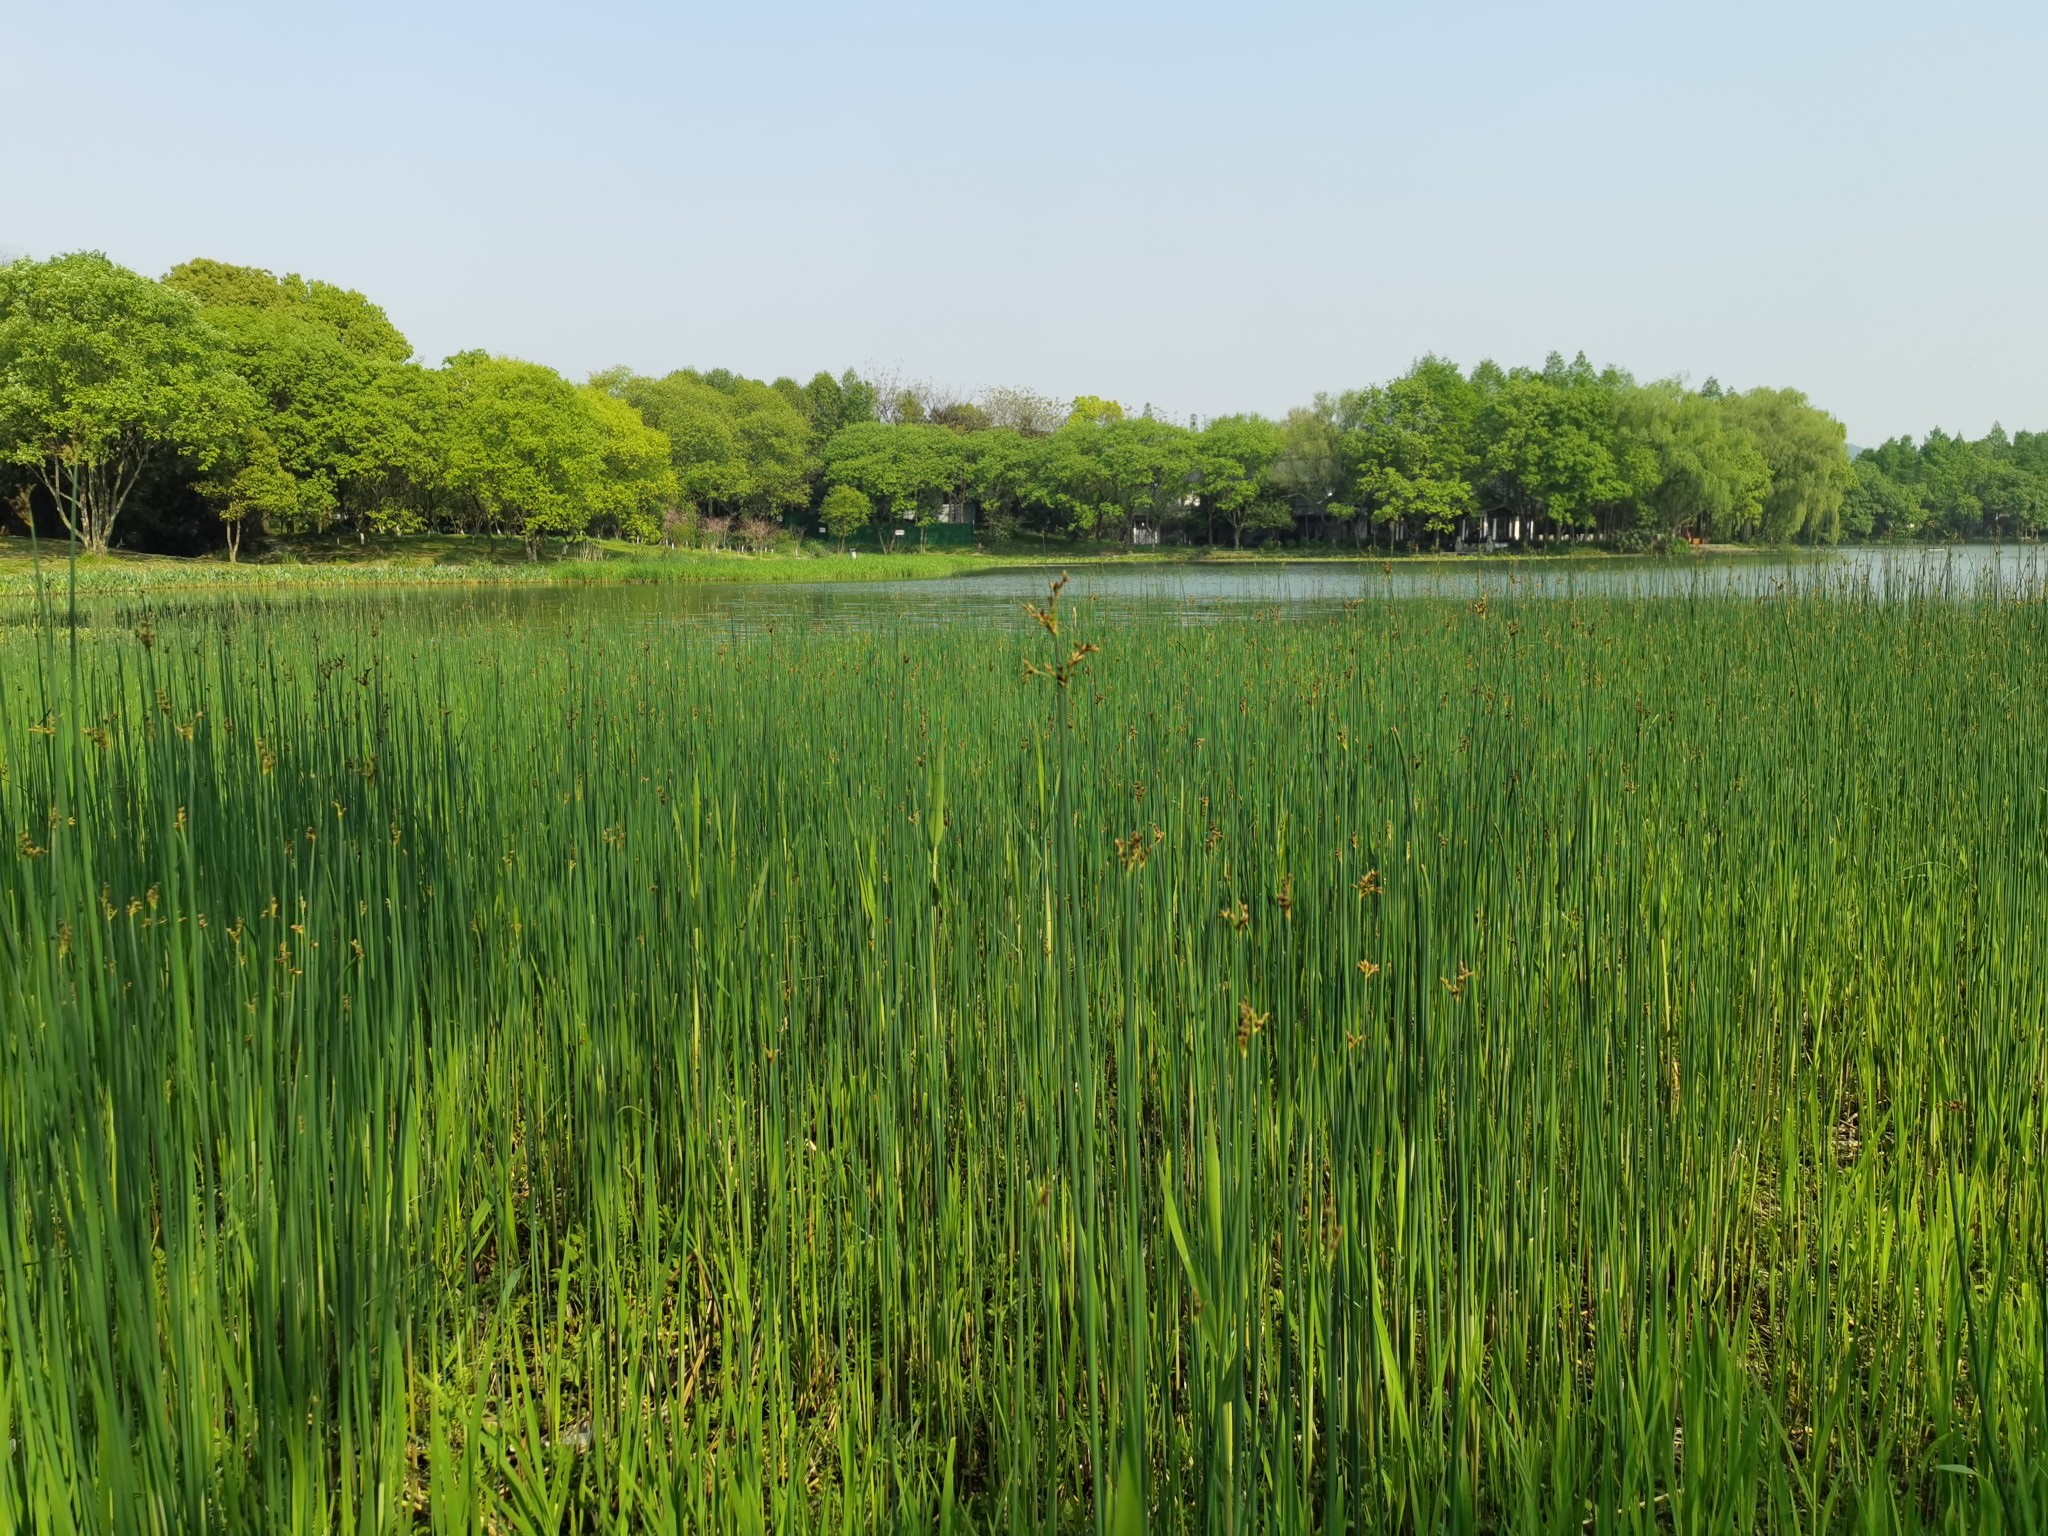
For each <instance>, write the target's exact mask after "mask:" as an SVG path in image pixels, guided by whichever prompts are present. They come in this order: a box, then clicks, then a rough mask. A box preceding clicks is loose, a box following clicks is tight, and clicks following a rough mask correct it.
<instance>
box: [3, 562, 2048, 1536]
mask: <svg viewBox="0 0 2048 1536" xmlns="http://www.w3.org/2000/svg"><path fill="white" fill-rule="evenodd" d="M861 563H862V564H866V563H867V562H865V561H863V562H861ZM1071 622H1072V621H1071V620H1070V621H1068V623H1069V625H1071ZM76 643H77V647H78V649H77V656H76V663H75V668H76V670H75V678H76V681H75V683H74V682H73V681H72V679H73V677H74V670H73V668H74V663H73V660H72V651H71V644H72V640H71V637H70V636H68V635H53V636H47V637H41V638H39V637H37V636H35V635H34V634H32V633H29V632H26V631H23V630H20V629H16V630H14V631H11V632H0V832H4V836H5V842H4V845H0V914H4V917H0V974H4V975H5V977H6V978H7V985H6V986H5V987H4V988H0V1059H4V1061H5V1063H6V1068H5V1071H4V1072H0V1179H4V1181H5V1194H6V1198H5V1201H4V1210H5V1220H4V1223H0V1443H4V1444H7V1445H8V1446H9V1447H10V1449H9V1451H8V1453H7V1456H6V1459H5V1460H4V1461H0V1528H6V1529H35V1530H41V1531H68V1530H82V1529H89V1530H102V1529H105V1530H116V1529H123V1530H125V1529H140V1528H152V1529H187V1530H197V1529H202V1528H204V1529H214V1530H250V1531H255V1530H281V1529H294V1530H307V1531H314V1530H321V1531H325V1530H337V1529H339V1530H361V1531H369V1530H376V1529H393V1528H407V1527H411V1528H421V1529H424V1528H427V1527H428V1526H429V1525H430V1524H431V1526H432V1528H434V1529H446V1530H475V1529H486V1530H505V1531H510V1530H527V1531H543V1530H544V1531H549V1532H556V1531H564V1530H583V1529H655V1530H682V1529H689V1530H759V1529H763V1528H768V1527H771V1526H772V1527H773V1528H776V1529H786V1530H818V1531H826V1530H831V1531H841V1530H873V1529H883V1528H888V1529H901V1530H920V1531H922V1530H934V1529H953V1530H961V1531H965V1530H981V1531H996V1530H1003V1531H1010V1530H1040V1531H1050V1530H1060V1531H1066V1530H1090V1529H1093V1530H1103V1531H1108V1530H1115V1531H1123V1530H1135V1529H1139V1528H1141V1527H1143V1528H1150V1529H1155V1530H1173V1531H1190V1532H1192V1531H1198V1530H1207V1531H1213V1530H1232V1529H1234V1530H1238V1531H1243V1532H1252V1531H1266V1530H1270V1531H1305V1530H1310V1529H1320V1530H1326V1531H1336V1530H1344V1529H1355V1530H1361V1531H1364V1530H1374V1531H1378V1530H1399V1529H1439V1528H1442V1529H1476V1528H1484V1529H1514V1530H1526V1531H1561V1532H1576V1531H1579V1530H1582V1529H1594V1530H1631V1531H1644V1532H1649V1531H1667V1530H1685V1531H1725V1530H1730V1529H1766V1528H1767V1529H1800V1530H1850V1529H1854V1530H1858V1531H1894V1530H1917V1529H1930V1530H1931V1529H1943V1530H1966V1529H1967V1530H2005V1531H2019V1530H2026V1529H2038V1528H2039V1525H2040V1519H2041V1516H2042V1514H2043V1512H2044V1511H2048V1373H2044V1363H2043V1362H2044V1350H2048V1274H2044V1270H2043V1255H2044V1254H2048V1154H2044V1131H2043V1125H2044V1114H2043V1105H2044V1103H2048V1048H2044V1041H2048V1002H2044V999H2048V798H2044V796H2043V794H2042V792H2041V784H2040V772H2039V767H2040V743H2041V741H2042V740H2044V739H2048V696H2044V694H2043V692H2042V690H2041V689H2040V688H2039V687H2038V686H2037V684H2038V679H2039V676H2040V668H2041V664H2042V661H2043V658H2044V656H2048V607H2044V606H2043V605H2042V604H2040V603H2039V602H2028V603H2015V602H2010V601H2006V602H1976V601H1970V600H1960V601H1959V600H1954V599H1946V600H1943V601H1939V602H1928V603H1921V602H1916V601H1912V600H1902V601H1897V602H1893V603H1889V604H1871V603H1849V602H1834V601H1823V600H1819V599H1813V598H1800V599H1797V600H1781V601H1771V600H1757V599H1715V598H1700V599H1687V600H1684V601H1665V602H1654V601H1652V602H1619V601H1615V602H1576V603H1564V602H1553V603H1543V602H1535V601H1512V600H1509V601H1492V602H1485V603H1470V604H1468V603H1448V602H1434V601H1425V600H1418V601H1413V602H1406V603H1401V604H1398V605H1389V606H1386V607H1382V606H1380V605H1379V604H1377V603H1371V602H1368V603H1366V604H1363V605H1360V606H1359V607H1357V608H1356V609H1355V610H1353V611H1352V612H1350V613H1348V614H1345V615H1344V616H1342V617H1341V618H1336V619H1332V620H1329V621H1317V622H1313V623H1299V624H1293V625H1283V624H1272V623H1256V622H1245V621H1229V622H1218V623H1214V624H1208V625H1203V626H1194V627H1183V626H1166V625H1146V624H1142V623H1132V624H1116V625H1112V626H1105V627H1102V628H1098V629H1094V630H1091V631H1090V632H1088V633H1086V634H1078V635H1077V634H1075V633H1073V632H1072V630H1071V627H1069V628H1068V629H1067V631H1066V632H1065V633H1062V634H1060V635H1059V636H1057V637H1054V636H1052V635H1049V634H1038V633H1034V634H1033V636H1032V637H1030V638H1029V639H1026V640H1020V639H1019V638H1018V636H1016V635H1015V634H1011V633H1000V632H996V631H994V630H992V629H986V628H956V629H949V630H942V631H915V632H906V633H901V634H891V633H881V634H872V633H871V634H860V633H842V632H816V633H806V634H804V635H802V636H801V637H796V636H792V635H788V634H783V635H776V636H769V637H763V638H762V639H760V640H758V641H744V640H735V639H734V638H733V636H732V635H731V634H729V633H727V632H724V631H723V630H720V631H717V632H700V631H695V630H691V629H688V628H681V629H671V630H664V631H662V632H660V633H658V634H657V633H653V632H650V631H649V630H647V629H646V628H644V627H639V626H634V625H631V624H625V623H618V624H608V623H607V622H605V621H604V620H603V618H602V617H601V616H598V617H594V618H592V619H591V620H589V621H588V622H581V621H579V622H578V623H576V624H574V625H571V626H563V625H555V624H548V625H544V626H525V627H521V626H515V625H511V624H506V623H501V622H483V621H477V622H466V623H464V624H462V625H455V626H451V625H447V624H443V623H439V622H435V621H434V620H433V619H432V618H431V616H421V615H420V614H419V613H418V611H417V609H415V608H411V607H407V606H404V605H387V606H384V607H378V606H375V605H372V604H361V605H357V604H352V603H338V604H335V605H330V606H324V607H322V608H320V609H319V610H317V611H315V610H295V611H293V612H290V613H286V614H281V615H280V614H271V615H267V616H266V618H265V620H264V621H263V622H262V623H260V624H259V623H246V622H243V620H242V618H241V616H240V611H239V610H238V609H237V608H236V607H235V606H234V605H232V604H224V605H221V606H220V607H219V608H217V609H216V608H213V607H211V606H209V607H207V608H205V609H201V610H195V612H194V613H193V615H191V616H189V617H187V618H184V619H179V620H176V621H167V622H166V623H165V624H164V625H163V626H162V627H160V628H143V629H139V630H137V631H135V632H123V631H121V630H120V629H118V628H114V627H102V628H98V629H91V630H85V631H81V632H79V634H78V636H77V640H76ZM1088 646H1099V647H1100V649H1099V651H1093V652H1090V651H1088V650H1087V647H1088ZM1026 662H1029V663H1030V664H1031V668H1035V669H1036V670H1035V671H1033V670H1030V669H1027V667H1026V666H1025V663H1026ZM1930 725H1934V726H1936V727H1938V728H1934V729H1930ZM2029 1522H2031V1524H2030V1523H2029Z"/></svg>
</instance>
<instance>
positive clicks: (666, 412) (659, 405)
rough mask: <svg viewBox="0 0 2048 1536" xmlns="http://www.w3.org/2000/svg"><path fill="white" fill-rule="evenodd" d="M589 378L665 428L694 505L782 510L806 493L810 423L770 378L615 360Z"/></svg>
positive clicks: (721, 510)
mask: <svg viewBox="0 0 2048 1536" xmlns="http://www.w3.org/2000/svg"><path fill="white" fill-rule="evenodd" d="M813 382H815V381H813ZM591 383H592V384H593V385H594V386H595V387H597V388H599V389H602V390H604V391H605V392H606V393H608V394H612V395H616V396H618V397H619V398H621V399H623V400H625V401H626V402H628V403H629V404H630V405H632V406H633V407H634V408H635V409H636V410H638V411H639V412H640V415H641V417H642V419H643V420H644V421H646V423H647V424H648V425H649V426H651V427H653V428H655V429H656V430H658V431H661V432H664V433H666V434H667V436H668V440H669V450H670V453H671V455H672V461H673V463H674V465H675V471H676V481H677V490H678V494H679V495H680V496H681V497H682V499H683V500H684V501H685V502H686V503H687V504H688V505H689V506H690V507H691V508H692V509H693V510H694V511H697V512H700V513H712V514H715V515H732V514H735V513H753V514H756V515H761V516H767V517H780V516H781V515H782V514H783V513H785V512H787V511H789V510H790V509H792V508H795V507H800V506H803V505H804V504H805V503H806V502H808V501H809V500H810V483H811V476H812V473H813V464H814V455H813V445H812V440H811V432H812V426H811V423H810V422H809V421H807V420H806V418H805V416H804V415H803V414H802V413H801V412H799V411H798V409H797V407H796V406H795V405H793V404H792V403H791V402H790V400H789V398H787V396H786V395H785V393H784V392H782V391H778V390H777V389H775V388H774V387H773V386H771V385H767V384H763V383H761V382H760V381H759V380H756V379H745V378H741V377H740V376H739V375H737V374H735V373H732V372H730V371H728V370H726V369H723V368H714V369H712V370H711V371H710V372H709V373H698V372H697V371H696V370H694V369H689V368H683V369H678V370H677V371H675V372H674V373H670V374H668V375H666V376H665V377H663V378H659V379H651V378H645V377H641V376H638V375H635V374H632V373H630V372H628V371H627V370H625V369H622V368H618V369H612V370H611V371H609V372H607V373H601V374H598V375H597V376H596V377H595V378H593V379H592V380H591ZM842 403H843V402H842Z"/></svg>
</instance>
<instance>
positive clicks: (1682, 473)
mask: <svg viewBox="0 0 2048 1536" xmlns="http://www.w3.org/2000/svg"><path fill="white" fill-rule="evenodd" d="M1619 412H1620V421H1621V425H1622V428H1623V430H1624V431H1625V432H1626V433H1627V434H1628V436H1629V437H1630V438H1631V439H1632V440H1633V441H1634V442H1635V443H1637V444H1639V445H1640V446H1642V447H1644V448H1647V449H1648V450H1649V451H1650V452H1651V453H1652V454H1654V455H1655V456H1656V464H1657V472H1656V476H1655V481H1654V484H1653V485H1652V486H1651V487H1650V488H1649V490H1648V491H1647V492H1646V493H1645V496H1644V499H1643V505H1644V507H1645V509H1646V510H1647V511H1648V513H1649V514H1650V523H1651V525H1652V526H1654V527H1655V528H1656V530H1657V531H1658V532H1660V533H1665V534H1677V533H1697V534H1699V535H1701V536H1703V537H1710V538H1715V539H1739V538H1747V537H1748V536H1750V535H1751V534H1752V533H1753V532H1755V531H1756V529H1757V528H1758V527H1760V526H1761V524H1762V522H1763V515H1764V499H1765V497H1766V496H1767V495H1768V494H1769V491H1770V486H1771V470H1770V465H1769V464H1767V463H1766V462H1765V461H1764V456H1763V454H1762V452H1761V451H1760V450H1759V449H1758V448H1757V445H1756V442H1755V440H1754V439H1753V438H1752V437H1751V436H1750V434H1749V433H1748V431H1747V430H1746V429H1745V428H1744V427H1743V426H1742V425H1741V424H1740V423H1739V422H1737V421H1736V420H1734V419H1733V417H1732V416H1731V413H1730V412H1729V411H1728V410H1727V409H1726V408H1725V406H1724V402H1723V399H1722V397H1721V396H1720V395H1718V394H1716V395H1708V394H1705V393H1704V392H1702V393H1699V394H1694V393H1691V392H1690V391H1688V390H1687V389H1686V388H1685V387H1684V386H1683V385H1681V384H1678V383H1676V382H1675V381H1669V380H1667V381H1664V382H1661V383H1657V384H1650V385H1645V386H1644V387H1642V388H1640V389H1636V390H1630V391H1628V392H1627V393H1626V394H1624V395H1623V396H1622V397H1621V399H1620V401H1619Z"/></svg>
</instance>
